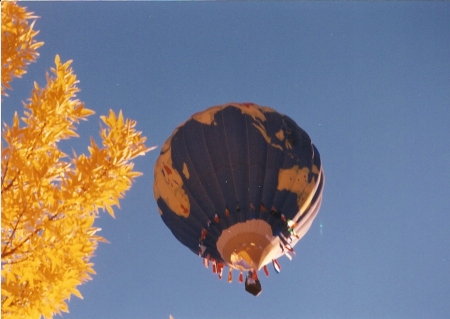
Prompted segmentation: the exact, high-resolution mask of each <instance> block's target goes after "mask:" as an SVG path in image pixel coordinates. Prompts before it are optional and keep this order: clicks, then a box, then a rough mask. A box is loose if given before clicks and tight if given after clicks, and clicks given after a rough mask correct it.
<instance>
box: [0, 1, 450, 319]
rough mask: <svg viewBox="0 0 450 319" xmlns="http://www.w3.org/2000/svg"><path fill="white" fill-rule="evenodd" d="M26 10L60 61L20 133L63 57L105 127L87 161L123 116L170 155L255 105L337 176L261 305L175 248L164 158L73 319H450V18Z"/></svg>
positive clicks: (40, 68)
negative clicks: (296, 133) (227, 113)
mask: <svg viewBox="0 0 450 319" xmlns="http://www.w3.org/2000/svg"><path fill="white" fill-rule="evenodd" d="M23 4H25V5H26V6H27V7H28V8H29V10H31V11H34V12H35V13H36V14H37V15H39V16H40V17H41V18H40V19H39V20H38V22H37V24H36V29H38V30H40V31H41V33H40V34H39V35H38V37H37V38H38V40H40V41H44V42H45V45H44V46H43V47H41V48H40V49H39V52H40V54H41V56H40V58H39V59H38V61H37V63H35V64H32V65H31V66H30V67H29V69H28V70H29V72H28V74H27V75H26V76H24V78H22V79H16V80H14V81H13V82H12V87H13V91H12V92H9V93H10V97H8V98H3V101H2V121H4V122H8V123H11V121H12V113H13V111H14V110H19V111H20V112H22V104H21V103H20V101H21V100H25V99H26V98H27V97H29V95H30V91H31V88H32V83H33V81H34V80H37V81H38V83H39V84H40V85H44V83H45V71H46V70H49V68H50V67H53V66H54V62H53V61H54V57H55V55H56V54H60V56H61V60H62V61H66V60H69V59H73V60H74V62H73V68H74V71H75V73H76V74H77V76H78V78H79V80H80V84H79V86H80V88H81V90H82V91H81V92H80V94H79V95H78V97H79V98H80V99H81V100H82V101H84V102H85V104H86V107H88V108H90V109H93V110H95V111H96V115H94V116H92V117H90V120H89V121H88V122H83V123H82V124H81V125H80V126H79V130H78V132H79V133H80V135H81V137H80V138H79V139H77V140H71V143H70V144H69V145H66V146H67V147H70V148H72V147H73V148H74V149H75V150H76V151H77V153H79V152H87V148H86V147H87V143H88V141H89V136H95V137H96V139H97V140H98V132H99V122H100V119H99V116H100V115H104V114H107V112H108V109H109V108H112V109H114V110H115V111H118V110H120V109H121V110H123V112H124V115H125V116H126V117H129V118H132V119H135V120H137V121H138V125H137V126H138V129H139V130H140V131H143V132H144V135H146V136H147V137H148V144H147V145H148V146H151V145H159V146H161V145H162V144H163V143H164V141H165V140H166V139H167V138H168V137H169V136H170V134H171V133H172V131H173V130H174V128H175V127H176V126H177V125H178V124H180V123H181V122H183V121H185V120H186V119H187V118H188V117H189V116H190V115H191V114H193V113H195V112H198V111H201V110H203V109H205V108H207V107H209V106H212V105H217V104H224V103H226V102H230V101H236V102H254V103H258V104H260V105H266V106H271V107H273V108H275V109H277V110H278V111H279V112H281V113H284V114H287V115H289V116H290V117H291V118H292V119H294V120H295V121H296V122H297V123H298V125H299V126H301V127H302V128H303V129H305V130H306V131H307V132H308V134H309V135H310V136H311V138H312V141H313V143H314V144H315V145H316V146H317V148H318V149H319V151H320V154H321V157H322V163H323V166H324V169H325V176H326V184H325V191H324V197H323V204H322V208H321V211H320V213H319V215H318V217H317V219H316V221H315V222H314V224H313V225H312V227H311V229H310V231H309V232H308V233H307V235H306V236H305V237H304V238H303V239H302V240H301V241H300V242H299V244H298V245H297V246H296V252H297V256H295V257H294V259H293V261H289V260H288V259H287V258H284V257H283V258H281V259H280V260H279V261H280V264H281V267H282V270H281V273H280V274H278V275H277V274H275V272H274V271H273V270H272V269H270V270H269V271H270V277H268V278H265V277H264V275H262V276H261V277H262V285H263V292H262V294H261V295H260V296H259V297H257V298H255V297H253V296H251V295H250V294H248V293H246V292H245V291H244V287H243V285H242V284H239V283H237V282H236V280H235V281H234V282H233V283H231V284H229V283H227V281H226V280H225V279H223V280H219V279H218V278H217V276H216V275H213V274H212V273H211V269H206V268H205V267H204V266H203V265H202V261H201V259H200V258H199V257H197V256H196V255H194V254H193V253H192V252H191V251H189V250H188V249H187V248H185V247H184V246H183V245H182V244H180V243H179V242H178V241H177V240H176V239H175V237H173V236H172V234H171V232H170V231H169V229H168V228H166V226H165V225H164V223H163V222H162V220H161V218H160V216H159V214H158V210H157V206H156V203H155V200H154V198H153V166H154V164H155V160H156V158H157V156H158V154H159V150H157V151H153V152H150V153H148V155H147V156H145V157H140V158H138V159H137V160H136V169H137V170H138V171H141V172H143V173H144V175H143V176H142V177H140V178H138V180H137V182H136V183H135V184H134V185H133V187H132V189H131V190H130V191H129V193H127V196H126V198H125V199H124V200H123V201H122V202H121V206H122V208H121V209H120V210H117V211H116V219H112V218H111V217H110V216H109V215H107V214H106V213H103V214H102V215H101V217H100V218H99V219H98V220H97V222H96V224H97V225H98V226H99V227H101V228H102V229H103V230H102V232H101V235H102V236H104V237H105V238H106V239H108V240H109V241H110V244H100V245H99V248H98V250H97V252H96V256H95V258H94V259H93V262H94V263H95V270H96V271H97V275H95V276H94V280H93V281H90V282H89V283H87V284H85V285H83V286H81V287H80V291H81V293H82V294H83V296H84V300H80V299H78V298H76V297H73V298H72V299H71V301H70V304H69V310H70V313H69V314H64V315H63V318H66V319H71V318H78V319H84V318H86V319H89V318H93V319H94V318H95V319H115V318H117V319H119V318H126V319H134V318H168V317H169V314H172V315H173V316H174V318H175V319H188V318H191V319H194V318H218V319H222V318H223V319H227V318H230V319H232V318H248V319H256V318H258V319H261V318H312V319H318V318H332V319H335V318H368V319H375V318H383V319H386V318H395V319H402V318H405V319H414V318H424V319H425V318H427V319H428V318H434V319H441V318H442V319H445V318H450V303H449V300H450V192H449V190H450V165H449V164H450V141H449V140H450V25H449V21H450V4H449V3H445V2H427V3H425V2H395V3H384V2H376V3H362V2H357V3H353V2H345V3H344V2H332V3H329V2H320V3H312V2H281V3H275V2H263V3H256V2H249V3H241V2H230V3H212V2H206V3H192V2H189V3H178V2H162V3H161V2H150V3H149V2H134V3H124V2H107V3H100V2H92V3H81V2H70V3H62V2H59V3H54V2H36V3H31V2H27V3H22V5H23ZM320 225H322V226H320ZM321 229H322V231H321ZM235 276H236V273H235Z"/></svg>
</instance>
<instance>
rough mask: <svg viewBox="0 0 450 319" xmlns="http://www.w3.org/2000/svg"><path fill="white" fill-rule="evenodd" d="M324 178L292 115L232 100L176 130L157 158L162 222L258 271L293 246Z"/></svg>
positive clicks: (218, 260)
mask: <svg viewBox="0 0 450 319" xmlns="http://www.w3.org/2000/svg"><path fill="white" fill-rule="evenodd" d="M323 185H324V175H323V170H322V164H321V160H320V155H319V152H318V150H317V149H316V147H315V146H314V145H313V144H312V143H311V139H310V138H309V136H308V134H307V133H306V132H305V131H303V130H302V129H301V128H300V127H299V126H298V125H297V124H296V123H295V122H294V121H293V120H292V119H290V118H289V117H288V116H285V115H282V114H280V113H278V112H276V111H275V110H273V109H271V108H268V107H262V106H258V105H256V104H252V103H229V104H225V105H221V106H214V107H211V108H209V109H207V110H205V111H203V112H200V113H197V114H194V115H193V116H192V117H191V118H189V119H188V120H187V121H186V122H185V123H183V124H181V125H180V126H178V127H177V128H176V129H175V131H174V132H173V134H172V136H171V137H170V138H169V139H168V140H167V141H166V142H165V144H164V145H163V147H162V150H161V154H160V156H159V158H158V160H157V162H156V165H155V181H154V195H155V199H156V201H157V204H158V207H159V212H160V215H161V217H162V219H163V221H164V223H165V224H166V225H167V227H168V228H169V229H170V230H171V231H172V233H173V234H174V236H175V237H176V238H177V239H178V240H179V241H180V242H181V243H183V244H184V245H185V246H187V247H188V248H189V249H190V250H192V251H193V252H194V253H195V254H198V255H200V256H201V257H207V258H208V259H210V260H212V261H213V262H214V264H217V265H222V266H223V265H224V264H225V265H228V266H229V267H231V268H235V269H239V270H241V271H242V270H259V269H261V268H262V267H263V266H265V265H266V264H268V263H270V262H272V261H273V260H276V258H278V257H280V256H282V255H285V254H286V255H288V257H289V254H291V253H293V247H294V246H295V244H296V243H297V241H298V240H299V239H300V238H301V237H302V236H303V235H304V234H305V233H306V232H307V230H308V229H309V227H310V226H311V223H312V221H313V219H314V217H315V216H316V214H317V213H318V211H319V208H320V204H321V200H322V190H323ZM277 265H278V264H277ZM220 271H221V270H220Z"/></svg>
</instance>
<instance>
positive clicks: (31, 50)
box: [2, 1, 44, 95]
mask: <svg viewBox="0 0 450 319" xmlns="http://www.w3.org/2000/svg"><path fill="white" fill-rule="evenodd" d="M36 18H37V17H36V16H34V15H33V12H27V11H26V8H23V7H19V6H18V5H17V4H15V3H14V2H9V1H2V95H7V94H6V93H5V91H6V89H11V87H10V85H9V83H10V82H11V81H12V79H13V78H15V77H19V78H20V77H21V76H22V75H23V74H25V73H26V70H25V67H26V66H27V64H30V63H31V62H34V61H35V60H36V57H37V56H39V53H37V52H36V49H38V48H39V47H40V46H41V45H43V44H44V42H36V40H34V37H35V36H36V35H37V34H38V33H39V31H33V26H34V23H35V21H36V20H34V21H33V22H32V23H31V24H29V23H28V20H30V19H36Z"/></svg>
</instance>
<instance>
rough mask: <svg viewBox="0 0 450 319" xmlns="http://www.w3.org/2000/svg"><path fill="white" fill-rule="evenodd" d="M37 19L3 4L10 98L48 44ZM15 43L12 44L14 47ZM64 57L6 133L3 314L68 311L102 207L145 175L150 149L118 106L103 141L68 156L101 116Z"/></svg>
mask: <svg viewBox="0 0 450 319" xmlns="http://www.w3.org/2000/svg"><path fill="white" fill-rule="evenodd" d="M32 18H36V17H35V16H33V15H32V13H27V12H26V11H25V9H24V8H21V7H19V6H17V5H16V4H15V3H11V2H2V94H3V95H6V93H4V87H5V89H10V86H9V83H10V81H11V80H12V79H13V78H14V77H20V75H22V74H24V73H25V72H26V71H25V66H26V64H28V63H30V62H33V61H34V60H35V59H36V57H37V56H38V53H37V52H36V49H37V48H38V47H39V46H40V45H42V43H41V42H36V41H35V40H33V37H34V36H35V35H36V34H37V32H36V31H33V25H34V21H33V22H32V23H31V24H28V22H27V20H28V19H32ZM13 46H14V48H13ZM71 62H72V61H67V62H65V63H62V62H61V61H60V58H59V56H58V55H56V57H55V67H54V68H52V69H51V72H52V74H48V73H47V83H46V85H45V87H42V88H41V87H39V85H38V84H37V83H34V88H33V90H32V92H31V98H30V99H28V103H26V104H25V105H24V106H25V109H26V110H25V112H24V116H23V117H22V118H21V120H22V121H23V124H21V123H20V120H19V116H18V114H17V112H16V113H15V114H14V118H13V123H12V125H11V126H8V125H6V124H4V129H3V132H2V138H3V142H2V177H1V178H2V179H1V182H2V199H1V200H2V202H1V203H2V246H1V248H2V310H1V311H2V317H3V316H4V318H12V317H14V318H40V317H41V316H44V317H45V318H51V317H52V316H53V315H54V314H55V313H60V312H61V311H64V312H67V311H68V308H67V304H66V302H65V301H66V300H67V299H68V298H70V296H71V295H72V294H74V295H76V296H78V297H80V298H82V296H81V294H80V292H79V291H78V290H77V286H78V285H80V284H82V283H84V282H86V281H88V280H91V274H94V273H95V272H94V270H93V264H92V262H91V261H90V259H91V257H92V256H93V254H94V251H95V249H96V248H97V244H98V242H100V241H104V239H103V238H101V237H100V236H98V235H97V232H98V231H99V229H98V228H96V227H95V226H94V220H95V218H97V217H98V213H99V208H102V209H103V210H106V211H107V212H108V213H109V214H110V215H111V216H113V217H114V211H113V206H114V205H116V206H118V207H119V199H120V198H122V197H123V196H124V194H125V192H126V191H127V190H128V189H129V188H130V187H131V184H132V182H133V181H134V179H135V178H136V177H138V176H139V175H141V173H139V172H136V171H133V163H132V160H133V159H134V158H136V157H137V156H140V155H145V153H146V152H148V151H149V150H151V149H152V148H147V147H146V146H145V144H144V142H145V140H146V138H145V137H143V136H142V135H141V132H138V131H136V130H135V125H136V122H135V121H131V120H129V119H124V117H123V115H122V112H120V113H119V114H118V115H116V114H115V113H114V112H113V111H112V110H111V111H110V112H109V115H108V116H101V117H100V118H101V120H102V121H103V123H104V127H101V130H100V136H101V139H102V145H101V146H100V145H97V144H96V143H95V141H94V140H93V139H92V138H91V142H90V146H89V147H88V150H89V155H84V154H81V155H77V154H75V153H73V155H72V156H69V155H67V154H65V153H63V152H62V151H61V150H60V149H59V148H58V142H60V141H61V140H63V139H70V138H72V137H76V136H78V135H77V134H76V133H75V130H76V124H78V123H79V121H80V120H86V118H87V117H88V116H90V115H92V114H94V112H93V111H92V110H89V109H87V108H85V107H84V104H83V103H82V102H80V101H79V100H77V99H76V93H77V92H79V91H80V90H79V88H78V87H77V83H78V81H77V79H76V76H75V74H74V73H73V70H72V68H71V67H70V64H71Z"/></svg>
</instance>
